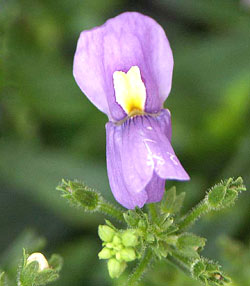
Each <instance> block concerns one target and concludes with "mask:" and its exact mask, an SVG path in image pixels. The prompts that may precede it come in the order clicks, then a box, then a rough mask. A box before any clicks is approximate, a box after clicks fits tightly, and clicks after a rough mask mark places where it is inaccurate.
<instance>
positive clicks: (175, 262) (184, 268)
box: [167, 255, 190, 276]
mask: <svg viewBox="0 0 250 286" xmlns="http://www.w3.org/2000/svg"><path fill="white" fill-rule="evenodd" d="M167 261H168V262H169V263H170V264H171V265H173V266H174V267H176V268H178V269H179V270H180V271H182V272H184V273H185V274H187V275H188V276H190V270H189V267H188V266H187V265H185V263H184V262H183V261H181V260H180V259H179V258H177V257H175V256H171V255H169V256H168V257H167Z"/></svg>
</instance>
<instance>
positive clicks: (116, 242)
mask: <svg viewBox="0 0 250 286" xmlns="http://www.w3.org/2000/svg"><path fill="white" fill-rule="evenodd" d="M121 242H122V241H121V239H120V237H119V236H118V235H115V236H114V237H113V241H112V243H113V245H115V246H117V245H120V244H121Z"/></svg>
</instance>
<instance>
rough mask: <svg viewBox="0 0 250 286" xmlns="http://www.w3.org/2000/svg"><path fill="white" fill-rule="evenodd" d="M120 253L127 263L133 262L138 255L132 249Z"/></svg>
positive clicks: (125, 249)
mask: <svg viewBox="0 0 250 286" xmlns="http://www.w3.org/2000/svg"><path fill="white" fill-rule="evenodd" d="M120 253H121V259H122V260H125V261H126V262H128V261H133V260H135V259H136V253H135V251H134V249H133V248H131V247H129V248H124V249H122V250H121V252H120Z"/></svg>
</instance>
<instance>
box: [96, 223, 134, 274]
mask: <svg viewBox="0 0 250 286" xmlns="http://www.w3.org/2000/svg"><path fill="white" fill-rule="evenodd" d="M106 222H107V225H100V226H99V228H98V234H99V237H100V238H101V240H102V241H103V244H102V245H103V249H102V250H101V251H100V252H99V254H98V256H99V258H100V259H108V271H109V275H110V277H111V278H115V277H119V276H120V275H121V274H122V272H123V271H124V270H125V268H126V266H127V262H130V261H133V260H135V259H137V258H138V253H137V251H136V246H137V245H138V243H139V242H138V236H137V235H136V232H135V231H134V230H131V229H127V230H124V231H121V230H117V229H116V228H115V227H114V226H113V225H112V224H111V223H110V222H109V221H106Z"/></svg>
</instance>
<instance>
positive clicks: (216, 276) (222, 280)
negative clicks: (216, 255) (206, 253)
mask: <svg viewBox="0 0 250 286" xmlns="http://www.w3.org/2000/svg"><path fill="white" fill-rule="evenodd" d="M220 268H221V266H220V265H218V264H217V263H215V262H213V261H210V260H208V259H205V258H201V259H197V260H196V261H195V262H194V263H193V264H192V266H191V273H192V276H193V277H194V278H195V279H197V280H199V281H201V282H203V283H204V284H205V285H209V286H222V285H228V284H230V283H231V279H230V278H229V277H227V276H225V274H224V273H223V272H222V271H221V270H220Z"/></svg>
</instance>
